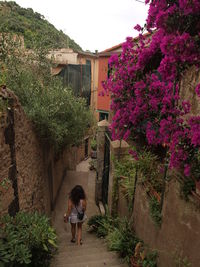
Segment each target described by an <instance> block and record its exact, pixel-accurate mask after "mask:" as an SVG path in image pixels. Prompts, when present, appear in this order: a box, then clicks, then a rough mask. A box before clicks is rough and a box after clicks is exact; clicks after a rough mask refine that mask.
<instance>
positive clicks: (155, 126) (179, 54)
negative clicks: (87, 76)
mask: <svg viewBox="0 0 200 267" xmlns="http://www.w3.org/2000/svg"><path fill="white" fill-rule="evenodd" d="M146 4H149V12H148V17H147V20H146V21H147V23H146V25H145V27H143V28H142V27H141V26H140V25H136V26H135V29H137V30H138V31H139V37H138V38H137V39H132V38H127V40H126V42H125V43H124V44H123V46H122V53H121V55H120V56H117V55H113V56H112V57H111V58H110V61H109V65H110V68H112V73H111V74H110V76H109V78H108V79H107V81H106V82H105V83H104V88H105V90H107V91H110V92H111V94H112V103H111V109H112V110H113V111H114V116H113V121H112V126H111V128H112V137H113V138H114V139H121V138H123V139H125V140H126V139H128V138H129V139H130V138H131V139H134V140H138V139H141V138H142V139H143V140H144V142H145V143H146V145H147V146H148V147H150V148H152V149H155V148H159V147H162V148H163V147H164V149H165V150H166V151H168V152H169V166H170V168H178V169H183V170H184V175H185V176H186V177H189V176H193V175H196V174H197V173H199V171H200V169H199V168H200V167H199V166H200V165H198V163H199V161H198V158H197V155H198V153H199V148H200V116H192V115H191V114H190V109H191V104H190V102H189V101H186V100H183V99H181V98H180V81H181V78H182V76H183V75H184V74H185V71H186V70H187V69H188V68H189V67H190V66H196V70H197V71H199V66H200V21H199V16H200V2H199V1H198V0H191V1H188V0H174V1H171V0H162V1H161V0H152V1H150V0H146ZM144 30H147V31H148V33H147V34H143V32H144ZM193 90H194V92H195V93H196V94H197V96H198V97H200V84H199V85H197V86H196V88H193ZM197 169H198V171H197ZM198 178H199V177H196V179H198Z"/></svg>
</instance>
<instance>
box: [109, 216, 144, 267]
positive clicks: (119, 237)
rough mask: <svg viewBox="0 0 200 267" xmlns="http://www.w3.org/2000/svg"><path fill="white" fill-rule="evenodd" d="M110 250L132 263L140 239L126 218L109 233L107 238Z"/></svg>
mask: <svg viewBox="0 0 200 267" xmlns="http://www.w3.org/2000/svg"><path fill="white" fill-rule="evenodd" d="M106 240H107V242H108V247H109V249H110V250H113V251H116V252H119V253H120V256H121V257H123V258H125V260H126V261H127V262H128V263H130V257H131V256H132V255H133V252H134V249H135V245H136V244H137V243H138V241H139V240H138V238H136V236H135V235H134V233H133V229H132V228H131V225H130V223H129V222H128V220H127V219H126V218H125V219H123V220H121V221H120V222H119V224H118V226H117V227H114V228H113V229H112V231H109V232H108V235H107V237H106Z"/></svg>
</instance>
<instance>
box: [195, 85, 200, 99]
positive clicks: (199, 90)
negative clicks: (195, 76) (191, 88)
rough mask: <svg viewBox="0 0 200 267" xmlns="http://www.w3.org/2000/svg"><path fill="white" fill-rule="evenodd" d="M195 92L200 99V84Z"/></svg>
mask: <svg viewBox="0 0 200 267" xmlns="http://www.w3.org/2000/svg"><path fill="white" fill-rule="evenodd" d="M195 92H196V94H197V95H198V96H199V97H200V83H199V84H198V85H197V86H196V88H195Z"/></svg>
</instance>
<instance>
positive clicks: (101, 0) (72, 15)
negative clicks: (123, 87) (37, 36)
mask: <svg viewBox="0 0 200 267" xmlns="http://www.w3.org/2000/svg"><path fill="white" fill-rule="evenodd" d="M15 1H16V2H17V3H18V4H19V5H20V6H22V7H25V8H27V7H31V8H32V9H33V10H34V11H36V12H38V13H40V14H42V15H44V16H45V18H46V19H47V20H48V21H49V22H50V23H52V24H53V25H54V26H55V27H56V28H57V29H58V30H63V31H64V32H65V33H66V34H68V35H69V37H70V38H72V39H74V41H75V42H77V43H78V44H79V45H80V46H81V47H82V48H83V49H84V50H86V49H88V50H90V51H92V52H94V51H95V50H98V51H103V50H105V49H107V48H110V47H112V46H114V45H117V44H119V43H121V42H123V41H124V40H125V38H126V37H127V36H133V37H134V36H136V35H137V31H135V30H134V29H133V27H134V26H135V25H136V24H141V25H144V23H145V19H146V17H147V10H148V6H145V4H143V3H140V2H137V1H136V0H98V1H95V0H56V1H55V0H15Z"/></svg>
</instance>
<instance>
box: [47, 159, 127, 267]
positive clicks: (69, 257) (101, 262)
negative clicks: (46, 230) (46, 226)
mask: <svg viewBox="0 0 200 267" xmlns="http://www.w3.org/2000/svg"><path fill="white" fill-rule="evenodd" d="M77 184H80V185H82V186H83V187H84V189H85V191H86V194H87V212H86V213H87V216H88V217H90V216H92V215H94V214H97V213H99V210H98V208H97V206H96V205H95V196H94V194H95V172H94V171H88V160H87V161H83V162H81V163H80V164H79V165H78V166H77V170H76V171H68V172H67V177H66V178H65V180H64V182H63V186H62V188H61V191H60V194H59V197H58V201H57V205H56V208H55V212H54V216H53V226H54V227H55V228H56V231H57V234H58V241H59V248H58V254H57V255H56V256H55V258H54V259H53V261H52V263H51V267H101V266H104V267H105V266H107V267H125V266H126V265H124V264H122V263H121V260H120V259H119V258H118V257H117V255H116V254H115V253H113V252H108V251H107V248H106V244H105V242H104V241H103V240H101V239H98V238H97V237H96V236H95V235H94V234H91V233H89V232H87V223H84V225H83V245H82V246H77V245H76V244H73V243H71V242H70V240H71V232H70V225H68V224H65V223H64V222H63V214H64V213H65V211H66V199H67V193H68V192H69V191H70V190H71V188H73V187H74V186H75V185H77Z"/></svg>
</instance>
